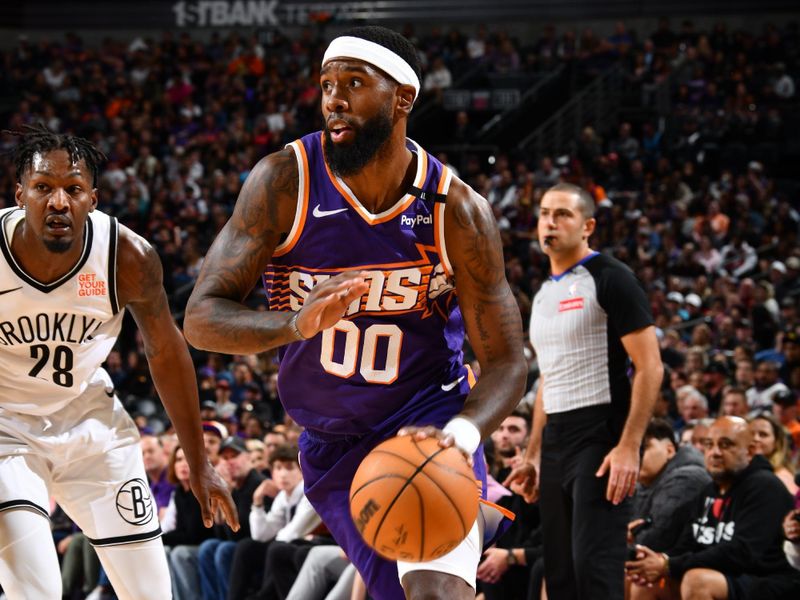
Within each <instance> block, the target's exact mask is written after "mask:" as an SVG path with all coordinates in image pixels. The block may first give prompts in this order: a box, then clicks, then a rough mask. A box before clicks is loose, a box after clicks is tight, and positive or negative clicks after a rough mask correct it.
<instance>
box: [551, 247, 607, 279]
mask: <svg viewBox="0 0 800 600" xmlns="http://www.w3.org/2000/svg"><path fill="white" fill-rule="evenodd" d="M598 254H600V253H599V252H597V251H596V250H592V251H591V252H590V253H589V254H587V255H586V256H584V257H583V258H582V259H580V260H579V261H578V262H576V263H575V264H574V265H572V266H571V267H570V268H569V269H567V270H566V271H564V272H563V273H559V274H558V275H550V279H552V280H553V281H561V280H562V279H563V278H564V276H566V275H567V274H568V273H572V271H574V270H575V268H576V267H579V266H581V265H582V264H584V263H587V262H589V261H590V260H592V259H593V258H594V257H595V256H597V255H598Z"/></svg>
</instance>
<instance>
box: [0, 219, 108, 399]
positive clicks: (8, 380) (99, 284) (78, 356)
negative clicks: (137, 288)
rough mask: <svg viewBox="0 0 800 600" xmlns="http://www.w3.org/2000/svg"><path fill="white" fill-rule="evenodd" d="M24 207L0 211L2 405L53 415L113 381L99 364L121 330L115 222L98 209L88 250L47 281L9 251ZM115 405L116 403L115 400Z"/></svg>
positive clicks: (87, 234)
mask: <svg viewBox="0 0 800 600" xmlns="http://www.w3.org/2000/svg"><path fill="white" fill-rule="evenodd" d="M24 218H25V211H23V210H21V209H18V208H8V209H2V210H0V251H1V252H0V254H2V257H1V258H0V407H2V408H3V409H5V410H10V411H14V412H18V413H24V414H30V415H49V414H52V413H54V412H56V411H58V410H60V409H61V408H63V407H64V406H66V405H67V404H68V403H69V402H70V401H71V400H73V399H74V398H76V397H78V396H79V395H81V394H82V393H83V392H84V391H86V389H87V388H88V387H89V386H100V385H103V386H105V387H107V388H108V391H109V393H110V392H111V379H110V377H109V376H108V374H107V373H106V372H105V370H104V369H103V368H102V367H101V366H100V365H101V364H102V363H103V361H104V360H105V359H106V356H108V353H109V352H110V351H111V348H112V347H113V346H114V342H115V341H116V339H117V336H118V335H119V330H120V326H121V324H122V315H123V311H121V310H120V308H119V306H118V302H117V290H116V262H117V260H116V259H117V240H118V235H119V226H118V224H117V220H116V219H115V218H113V217H110V216H109V215H106V214H104V213H102V212H100V211H97V210H95V211H94V212H92V213H90V214H89V218H88V220H87V222H86V227H85V228H84V236H83V241H82V242H81V243H82V244H83V252H82V253H81V256H80V258H79V259H78V262H77V263H76V264H75V266H74V267H73V268H72V269H71V270H70V271H69V272H68V273H66V274H65V275H64V276H63V277H61V278H60V279H58V280H56V281H53V282H51V283H41V282H40V281H37V280H36V279H34V278H33V277H31V276H30V275H29V274H28V273H26V272H25V271H24V270H23V268H22V265H20V263H18V262H17V261H16V260H15V259H14V257H13V256H12V254H11V240H12V239H13V235H14V230H15V228H16V227H17V226H18V225H19V224H20V223H21V222H22V221H23V219H24ZM109 402H111V400H110V399H109Z"/></svg>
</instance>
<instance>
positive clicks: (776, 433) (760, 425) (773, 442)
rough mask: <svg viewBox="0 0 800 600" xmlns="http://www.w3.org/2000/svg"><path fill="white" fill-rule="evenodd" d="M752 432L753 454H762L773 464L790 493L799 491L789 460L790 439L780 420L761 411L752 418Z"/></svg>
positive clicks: (776, 473) (793, 493) (774, 469)
mask: <svg viewBox="0 0 800 600" xmlns="http://www.w3.org/2000/svg"><path fill="white" fill-rule="evenodd" d="M750 433H751V435H752V438H753V454H760V455H761V456H763V457H764V458H766V459H767V460H768V461H769V464H770V465H772V469H773V471H775V475H777V476H778V479H780V480H781V481H782V482H783V484H784V485H785V486H786V489H787V490H789V493H790V494H792V495H795V494H796V493H797V491H798V487H797V484H795V482H794V468H793V465H792V464H791V463H790V461H789V448H788V445H789V440H788V436H787V434H786V431H785V430H784V429H783V427H782V426H781V424H780V423H779V422H778V420H777V419H776V418H775V417H774V416H772V414H769V413H761V414H759V415H756V416H755V417H753V418H752V419H750Z"/></svg>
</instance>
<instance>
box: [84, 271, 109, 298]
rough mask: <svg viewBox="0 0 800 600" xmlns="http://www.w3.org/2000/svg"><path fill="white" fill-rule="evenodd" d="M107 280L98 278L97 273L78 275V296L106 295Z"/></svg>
mask: <svg viewBox="0 0 800 600" xmlns="http://www.w3.org/2000/svg"><path fill="white" fill-rule="evenodd" d="M105 295H106V282H105V281H103V280H102V279H98V278H97V274H96V273H81V274H80V275H78V296H105Z"/></svg>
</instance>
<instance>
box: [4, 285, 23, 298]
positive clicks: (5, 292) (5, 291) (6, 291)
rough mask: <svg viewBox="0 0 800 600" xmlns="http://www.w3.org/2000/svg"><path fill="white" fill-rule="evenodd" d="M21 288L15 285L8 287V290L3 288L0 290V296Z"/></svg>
mask: <svg viewBox="0 0 800 600" xmlns="http://www.w3.org/2000/svg"><path fill="white" fill-rule="evenodd" d="M21 289H22V286H19V287H15V288H13V289H10V290H3V291H2V292H0V296H2V295H3V294H8V293H10V292H16V291H17V290H21Z"/></svg>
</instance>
